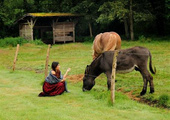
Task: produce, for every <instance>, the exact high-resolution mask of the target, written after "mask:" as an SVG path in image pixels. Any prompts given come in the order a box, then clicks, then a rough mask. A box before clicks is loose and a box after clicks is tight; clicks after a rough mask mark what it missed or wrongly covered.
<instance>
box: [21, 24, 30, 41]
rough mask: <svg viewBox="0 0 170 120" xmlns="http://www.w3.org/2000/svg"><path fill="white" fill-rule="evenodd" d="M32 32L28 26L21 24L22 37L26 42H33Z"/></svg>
mask: <svg viewBox="0 0 170 120" xmlns="http://www.w3.org/2000/svg"><path fill="white" fill-rule="evenodd" d="M32 32H33V29H32V28H30V26H29V25H28V24H20V26H19V35H20V37H23V38H25V39H26V40H32Z"/></svg>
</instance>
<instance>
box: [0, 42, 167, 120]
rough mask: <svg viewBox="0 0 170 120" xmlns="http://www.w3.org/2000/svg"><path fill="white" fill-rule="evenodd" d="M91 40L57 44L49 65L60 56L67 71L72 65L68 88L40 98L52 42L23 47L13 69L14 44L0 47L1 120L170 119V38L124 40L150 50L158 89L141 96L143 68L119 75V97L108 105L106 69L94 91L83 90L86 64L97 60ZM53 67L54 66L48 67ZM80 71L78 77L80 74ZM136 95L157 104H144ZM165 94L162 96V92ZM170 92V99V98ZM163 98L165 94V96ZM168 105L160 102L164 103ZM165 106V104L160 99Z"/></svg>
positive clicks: (124, 45)
mask: <svg viewBox="0 0 170 120" xmlns="http://www.w3.org/2000/svg"><path fill="white" fill-rule="evenodd" d="M91 46H92V43H69V44H60V45H59V44H58V45H54V46H52V48H51V50H50V57H49V64H51V62H52V61H59V62H60V65H61V71H62V72H63V73H64V72H65V71H66V69H67V68H68V67H71V69H72V70H71V72H70V73H69V77H68V79H67V81H68V89H69V90H70V93H64V94H62V95H60V96H55V97H44V98H42V97H41V98H40V97H38V94H39V93H40V92H41V91H42V82H43V80H44V67H45V58H46V52H47V45H39V46H38V45H34V44H24V45H23V46H20V49H19V54H18V59H17V64H16V70H15V72H12V65H13V59H14V55H15V50H16V48H15V47H6V48H0V64H1V66H0V120H39V119H42V120H59V119H62V120H80V119H81V120H111V119H116V120H117V119H119V120H141V119H142V120H169V119H170V111H169V106H170V100H169V99H170V98H169V97H170V74H169V72H170V50H169V48H170V42H168V41H160V42H158V41H152V42H139V41H133V42H127V41H123V42H122V48H129V47H132V46H144V47H147V48H149V49H150V51H151V53H152V56H153V65H155V67H156V68H157V74H156V75H153V77H154V85H155V93H154V94H149V89H148V91H147V94H146V95H144V96H143V97H140V96H139V93H140V91H141V90H142V86H143V81H142V77H141V75H140V74H139V73H138V72H135V71H134V72H131V73H128V74H117V75H116V79H117V82H116V90H117V91H116V100H115V104H114V105H113V106H111V105H110V104H109V100H110V91H107V85H106V77H105V75H104V74H102V75H101V76H99V77H98V78H97V79H96V85H95V86H94V88H93V89H92V90H91V91H89V92H82V81H81V78H82V76H83V73H84V70H85V67H86V65H87V64H90V63H91V61H92V57H91V53H92V50H91ZM49 70H50V66H49ZM76 76H77V77H76ZM129 93H131V96H135V97H137V98H139V99H144V100H147V101H157V104H152V103H151V104H152V106H154V107H151V106H149V105H148V104H145V103H140V102H138V101H135V100H132V99H131V98H129V95H128V94H129ZM161 96H163V97H161ZM167 96H168V98H167ZM161 98H162V99H161ZM165 98H167V99H165ZM159 101H163V105H165V106H166V109H165V108H162V107H156V106H158V105H160V104H161V102H159ZM161 105H162V104H161Z"/></svg>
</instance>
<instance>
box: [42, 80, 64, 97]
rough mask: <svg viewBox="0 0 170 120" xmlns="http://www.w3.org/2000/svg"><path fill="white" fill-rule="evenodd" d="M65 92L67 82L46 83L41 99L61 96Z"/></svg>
mask: <svg viewBox="0 0 170 120" xmlns="http://www.w3.org/2000/svg"><path fill="white" fill-rule="evenodd" d="M64 91H65V82H59V83H55V84H50V83H47V82H44V84H43V92H41V93H40V94H39V97H41V96H55V95H61V94H62V93H63V92H64Z"/></svg>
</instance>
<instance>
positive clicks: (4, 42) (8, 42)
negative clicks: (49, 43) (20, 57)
mask: <svg viewBox="0 0 170 120" xmlns="http://www.w3.org/2000/svg"><path fill="white" fill-rule="evenodd" d="M25 43H32V44H35V45H43V44H44V43H43V42H42V41H41V40H40V39H36V40H34V41H29V40H25V39H24V38H22V37H7V38H4V39H0V47H7V46H12V47H16V46H17V44H20V45H23V44H25Z"/></svg>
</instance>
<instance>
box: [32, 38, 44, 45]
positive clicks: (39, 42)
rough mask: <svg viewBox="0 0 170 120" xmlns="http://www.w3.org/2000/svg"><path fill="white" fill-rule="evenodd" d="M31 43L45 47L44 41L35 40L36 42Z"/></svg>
mask: <svg viewBox="0 0 170 120" xmlns="http://www.w3.org/2000/svg"><path fill="white" fill-rule="evenodd" d="M31 43H33V44H35V45H43V44H44V43H43V41H42V40H41V39H35V40H34V41H31Z"/></svg>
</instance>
